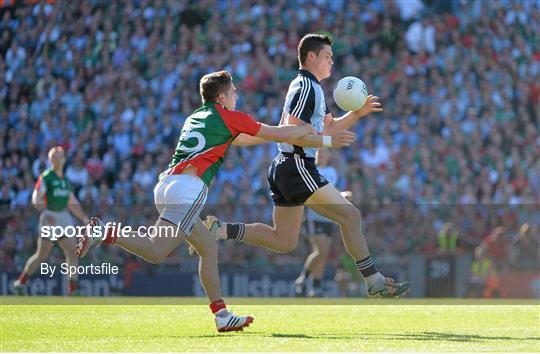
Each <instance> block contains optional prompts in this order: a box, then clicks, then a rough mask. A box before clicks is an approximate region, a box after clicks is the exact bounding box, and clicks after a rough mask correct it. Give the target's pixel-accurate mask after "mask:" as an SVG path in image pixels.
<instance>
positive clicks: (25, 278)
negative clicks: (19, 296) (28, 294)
mask: <svg viewBox="0 0 540 354" xmlns="http://www.w3.org/2000/svg"><path fill="white" fill-rule="evenodd" d="M26 280H28V277H27V276H26V273H25V272H22V273H21V275H19V283H21V284H26Z"/></svg>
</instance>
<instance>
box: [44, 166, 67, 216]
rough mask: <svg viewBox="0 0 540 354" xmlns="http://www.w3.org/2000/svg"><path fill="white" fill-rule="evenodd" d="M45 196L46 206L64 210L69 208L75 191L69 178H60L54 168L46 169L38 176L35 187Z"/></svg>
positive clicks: (50, 208) (53, 209) (54, 209)
mask: <svg viewBox="0 0 540 354" xmlns="http://www.w3.org/2000/svg"><path fill="white" fill-rule="evenodd" d="M34 189H36V190H37V191H38V193H39V196H40V197H42V198H43V201H44V203H45V208H46V209H48V210H52V211H62V210H64V209H66V208H67V205H68V201H69V196H70V195H71V192H72V191H73V187H72V186H71V183H69V181H68V179H67V178H65V177H64V178H60V177H58V175H57V174H56V172H54V170H53V169H52V168H49V169H47V170H45V171H44V172H43V173H42V174H41V175H40V176H39V178H38V180H37V182H36V186H35V187H34Z"/></svg>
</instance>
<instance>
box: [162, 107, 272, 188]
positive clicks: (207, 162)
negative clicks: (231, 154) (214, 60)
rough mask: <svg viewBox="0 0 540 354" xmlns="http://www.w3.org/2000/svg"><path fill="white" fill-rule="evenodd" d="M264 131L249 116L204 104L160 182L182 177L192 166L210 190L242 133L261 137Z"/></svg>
mask: <svg viewBox="0 0 540 354" xmlns="http://www.w3.org/2000/svg"><path fill="white" fill-rule="evenodd" d="M260 129H261V123H259V122H256V121H255V120H254V119H253V118H252V117H251V116H250V115H248V114H246V113H243V112H240V111H231V110H228V109H227V108H225V107H224V106H223V105H222V104H221V103H216V102H207V103H204V104H203V106H202V107H201V108H199V109H197V110H196V111H195V112H193V114H191V116H189V117H188V118H187V120H186V122H185V123H184V127H183V128H182V132H181V133H180V138H179V139H178V144H177V145H176V150H175V153H174V155H173V156H172V160H171V162H170V163H169V168H168V169H167V170H166V171H165V172H163V173H162V174H161V176H160V179H162V178H164V177H165V176H167V175H175V174H180V173H182V171H183V170H184V169H185V168H186V167H187V166H189V165H191V166H193V167H196V168H197V175H198V176H199V177H200V178H201V179H202V180H203V182H204V183H205V184H206V185H207V186H209V185H210V183H211V182H212V180H213V178H214V177H215V175H216V173H217V171H218V169H219V167H220V166H221V164H222V163H223V158H224V157H225V153H226V152H227V149H228V148H229V146H230V145H231V143H232V141H233V140H234V139H235V138H236V137H237V136H238V135H239V134H240V133H245V134H247V135H251V136H254V135H257V133H258V132H259V130H260Z"/></svg>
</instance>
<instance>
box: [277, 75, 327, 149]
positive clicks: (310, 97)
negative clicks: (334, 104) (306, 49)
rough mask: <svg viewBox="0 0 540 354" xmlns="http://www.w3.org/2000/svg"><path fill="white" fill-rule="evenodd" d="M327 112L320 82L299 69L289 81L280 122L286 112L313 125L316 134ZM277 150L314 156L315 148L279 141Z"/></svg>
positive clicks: (320, 132)
mask: <svg viewBox="0 0 540 354" xmlns="http://www.w3.org/2000/svg"><path fill="white" fill-rule="evenodd" d="M327 113H329V110H328V106H327V105H326V101H325V100H324V92H323V90H322V87H321V84H320V83H319V81H318V80H317V78H315V76H314V75H313V74H312V73H310V72H309V71H307V70H304V69H300V70H299V71H298V76H297V77H296V78H295V79H294V80H293V81H292V82H291V84H290V86H289V91H288V92H287V96H286V97H285V104H284V105H283V112H282V113H281V116H282V122H283V121H284V118H285V116H286V115H287V114H290V115H292V116H295V117H297V118H299V119H301V120H303V121H304V122H306V123H310V124H311V125H313V128H314V129H315V132H316V133H317V134H322V133H323V130H324V116H325V115H326V114H327ZM278 150H279V151H281V152H294V153H297V154H301V155H303V154H305V156H307V157H315V155H316V154H317V148H315V147H301V146H296V145H291V144H286V143H279V144H278Z"/></svg>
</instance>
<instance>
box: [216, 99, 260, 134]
mask: <svg viewBox="0 0 540 354" xmlns="http://www.w3.org/2000/svg"><path fill="white" fill-rule="evenodd" d="M214 107H215V108H216V110H217V111H218V113H219V115H220V116H221V118H222V119H223V122H224V123H225V125H226V126H227V128H228V129H229V130H230V132H231V134H232V135H234V136H235V137H236V136H237V135H238V134H240V133H245V134H248V135H251V136H255V135H257V133H258V132H259V130H260V129H261V123H259V122H257V121H255V119H253V118H252V117H251V116H250V115H249V114H246V113H244V112H240V111H229V110H228V109H225V108H224V107H223V106H222V105H220V104H215V105H214Z"/></svg>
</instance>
